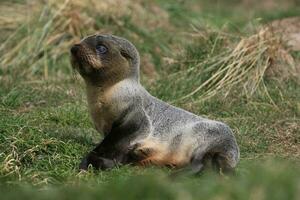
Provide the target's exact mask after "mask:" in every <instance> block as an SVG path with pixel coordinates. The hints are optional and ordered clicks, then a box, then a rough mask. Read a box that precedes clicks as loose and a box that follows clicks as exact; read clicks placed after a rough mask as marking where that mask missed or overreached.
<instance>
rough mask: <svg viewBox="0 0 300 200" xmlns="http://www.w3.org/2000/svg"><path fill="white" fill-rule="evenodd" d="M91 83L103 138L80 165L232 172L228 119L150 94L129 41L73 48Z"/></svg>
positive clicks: (234, 156)
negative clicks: (204, 115) (213, 117)
mask: <svg viewBox="0 0 300 200" xmlns="http://www.w3.org/2000/svg"><path fill="white" fill-rule="evenodd" d="M71 63H72V66H73V67H74V68H75V69H76V70H77V71H78V72H79V74H80V75H81V76H82V78H83V79H84V81H85V83H86V92H87V101H88V106H89V111H90V114H91V117H92V120H93V122H94V125H95V128H96V129H97V131H99V132H100V133H103V134H104V139H103V140H102V141H101V143H100V144H99V145H98V146H97V147H96V148H95V149H94V150H92V151H91V152H90V153H88V154H87V156H86V157H85V158H83V160H82V162H81V164H80V169H83V170H85V169H87V168H88V165H92V166H93V167H94V168H96V169H103V170H104V169H109V168H112V167H115V166H119V165H124V164H134V165H142V166H145V165H158V166H169V167H172V168H181V169H187V170H189V171H190V172H192V173H198V172H200V171H202V169H203V168H205V166H206V164H207V163H210V164H209V165H211V164H212V166H214V167H215V168H216V169H217V170H222V171H223V172H227V171H231V170H232V169H233V168H234V167H235V166H236V165H237V163H238V160H239V148H238V145H237V143H236V140H235V137H234V136H233V134H232V131H231V129H230V128H229V127H228V126H227V125H226V124H224V123H222V122H218V121H213V120H209V119H206V118H202V117H199V116H197V115H195V114H193V113H190V112H188V111H185V110H183V109H180V108H177V107H174V106H172V105H169V104H167V103H165V102H163V101H161V100H159V99H157V98H155V97H153V96H151V95H150V94H149V93H148V92H147V91H146V90H145V89H144V88H143V87H142V85H141V84H140V82H139V69H140V66H139V65H140V57H139V53H138V51H137V50H136V48H135V46H134V45H133V44H132V43H131V42H129V41H128V40H126V39H124V38H121V37H117V36H113V35H92V36H88V37H86V38H85V39H83V40H82V41H81V42H80V43H79V44H75V45H74V46H72V48H71Z"/></svg>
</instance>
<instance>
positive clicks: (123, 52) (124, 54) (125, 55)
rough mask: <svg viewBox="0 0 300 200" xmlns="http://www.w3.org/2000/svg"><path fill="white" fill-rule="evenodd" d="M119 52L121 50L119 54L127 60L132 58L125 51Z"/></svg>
mask: <svg viewBox="0 0 300 200" xmlns="http://www.w3.org/2000/svg"><path fill="white" fill-rule="evenodd" d="M120 52H121V55H122V56H123V57H124V58H126V59H127V60H131V59H132V57H131V56H130V55H129V54H128V53H127V52H126V51H124V50H121V51H120Z"/></svg>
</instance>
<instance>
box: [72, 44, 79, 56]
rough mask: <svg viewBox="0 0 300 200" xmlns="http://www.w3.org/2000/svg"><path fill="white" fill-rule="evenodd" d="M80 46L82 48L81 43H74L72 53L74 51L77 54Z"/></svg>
mask: <svg viewBox="0 0 300 200" xmlns="http://www.w3.org/2000/svg"><path fill="white" fill-rule="evenodd" d="M79 48H80V44H75V45H73V46H72V47H71V53H72V54H73V55H76V54H77V52H78V50H79Z"/></svg>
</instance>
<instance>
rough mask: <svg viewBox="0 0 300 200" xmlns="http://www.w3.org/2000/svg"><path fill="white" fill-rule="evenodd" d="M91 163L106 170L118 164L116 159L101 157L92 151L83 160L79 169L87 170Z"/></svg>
mask: <svg viewBox="0 0 300 200" xmlns="http://www.w3.org/2000/svg"><path fill="white" fill-rule="evenodd" d="M89 165H91V166H92V167H93V168H95V169H101V170H106V169H111V168H113V167H116V166H118V163H117V162H116V161H115V160H111V159H107V158H104V157H99V156H97V155H92V154H91V153H90V154H89V155H87V156H86V157H84V158H83V159H82V160H81V163H80V165H79V169H80V170H87V169H88V167H89Z"/></svg>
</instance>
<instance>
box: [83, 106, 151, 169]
mask: <svg viewBox="0 0 300 200" xmlns="http://www.w3.org/2000/svg"><path fill="white" fill-rule="evenodd" d="M149 127H150V122H149V119H148V117H147V115H146V113H145V111H144V110H143V109H142V107H139V106H138V105H136V104H135V105H132V106H129V107H128V108H127V109H125V110H124V111H123V113H121V114H120V116H119V118H118V119H117V120H115V121H114V123H113V124H112V127H111V131H110V132H109V133H108V134H107V135H106V137H105V138H104V139H103V140H102V142H101V143H100V144H99V145H98V146H97V147H96V148H95V149H94V150H93V151H92V152H90V153H89V154H88V155H87V157H86V158H84V159H83V160H82V162H81V164H80V166H79V167H80V169H82V170H86V169H87V168H88V166H89V165H92V167H94V168H95V169H101V170H105V169H110V168H113V167H115V166H119V165H122V164H131V163H133V162H134V161H133V160H132V159H131V155H130V154H131V152H130V151H131V148H130V144H131V143H132V141H134V140H135V139H136V138H138V137H139V136H143V135H144V134H149Z"/></svg>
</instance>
